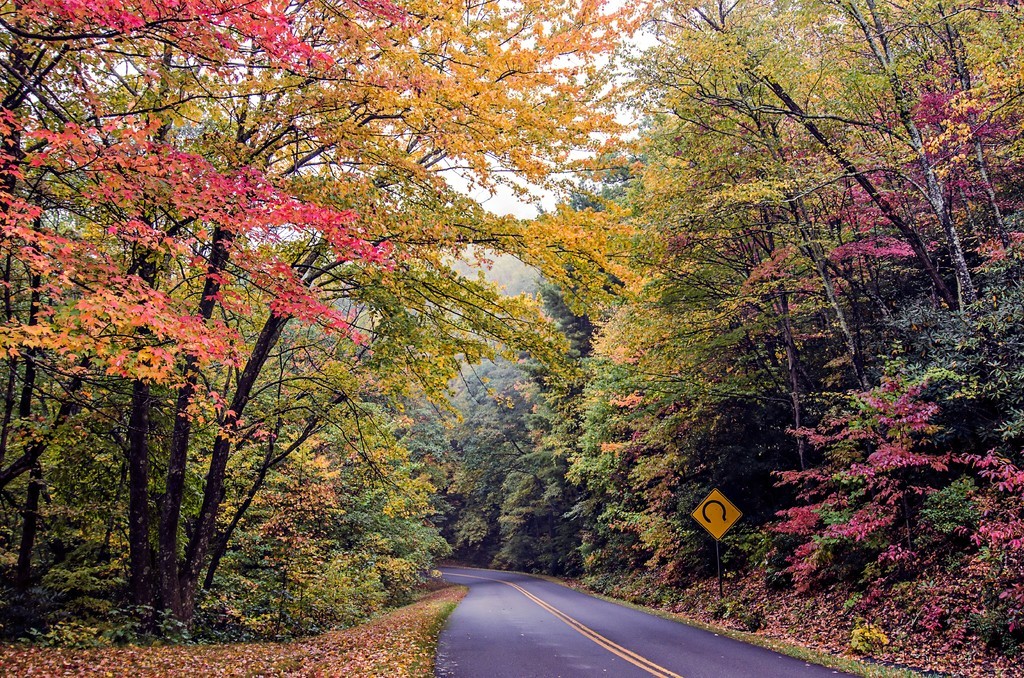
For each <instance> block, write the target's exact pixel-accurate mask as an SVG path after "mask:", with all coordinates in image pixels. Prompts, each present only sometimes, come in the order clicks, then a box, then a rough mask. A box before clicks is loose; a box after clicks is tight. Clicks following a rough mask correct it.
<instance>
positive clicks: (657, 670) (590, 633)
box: [445, 572, 682, 678]
mask: <svg viewBox="0 0 1024 678" xmlns="http://www.w3.org/2000/svg"><path fill="white" fill-rule="evenodd" d="M445 576H446V577H466V578H469V579H483V580H485V581H495V582H498V583H499V584H504V585H505V586H511V587H512V588H514V589H515V590H516V591H519V592H520V593H522V594H523V595H524V596H526V597H527V598H529V599H530V600H532V601H533V602H535V603H537V605H540V606H541V607H542V608H544V609H545V610H547V611H548V612H550V613H551V614H553V615H554V616H555V617H557V618H558V619H560V620H562V621H563V622H565V623H566V624H567V625H568V626H569V627H570V628H572V629H573V630H574V631H576V632H578V633H579V634H580V635H582V636H583V637H585V638H589V639H590V640H592V641H594V642H595V643H597V644H598V645H600V646H601V647H603V648H604V649H606V650H608V651H609V652H611V653H612V654H614V655H615V656H617V657H621V658H622V659H625V660H626V661H627V662H629V663H630V664H633V665H634V666H638V667H640V668H641V669H643V670H644V671H647V673H649V674H651V675H652V676H657V677H658V678H682V676H680V675H679V674H676V673H672V672H671V671H669V670H668V669H666V668H664V667H661V666H658V665H657V664H655V663H654V662H652V661H651V660H649V659H647V658H645V657H641V656H640V655H638V654H637V653H635V652H631V651H629V650H627V649H626V648H624V647H622V646H621V645H619V644H618V643H615V642H613V641H611V640H608V639H607V638H605V637H604V636H602V635H601V634H600V633H598V632H597V631H595V630H593V629H591V628H589V627H587V626H585V625H583V624H582V623H580V622H578V621H576V620H575V619H573V618H572V617H570V616H569V615H567V614H566V613H564V612H562V611H561V610H559V609H558V608H556V607H554V606H552V605H549V604H548V603H546V602H544V601H543V600H541V599H540V598H538V597H537V596H535V595H533V594H532V593H530V592H529V591H527V590H526V589H524V588H523V587H522V586H519V585H518V584H513V583H512V582H510V581H503V580H501V579H493V578H491V577H478V576H476V575H472V574H455V573H454V572H446V573H445Z"/></svg>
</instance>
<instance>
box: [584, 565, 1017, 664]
mask: <svg viewBox="0 0 1024 678" xmlns="http://www.w3.org/2000/svg"><path fill="white" fill-rule="evenodd" d="M568 583H569V584H570V585H571V586H573V587H574V588H579V589H582V590H590V591H594V592H598V593H604V594H607V595H609V596H612V597H615V598H618V599H622V600H628V601H630V602H634V603H637V604H640V605H645V606H650V607H655V608H657V609H659V610H662V611H665V612H670V613H672V614H673V615H676V616H679V617H682V619H683V620H684V621H693V622H697V623H698V624H707V625H710V626H714V627H718V628H721V627H725V628H726V629H729V630H732V631H737V632H742V633H744V634H749V635H751V636H754V638H752V639H753V640H755V642H759V643H760V644H764V645H766V646H768V647H773V648H775V649H782V648H781V646H780V645H778V644H777V643H775V642H773V641H780V642H781V643H785V644H789V645H795V646H798V647H800V648H807V649H809V650H812V651H816V652H819V653H823V654H824V655H829V656H832V657H840V658H846V659H850V660H860V661H863V662H868V663H869V664H871V665H874V666H879V667H881V666H892V667H906V668H908V669H913V670H914V671H915V672H921V673H924V674H926V675H949V676H1006V677H1012V676H1024V657H1021V656H1019V653H1015V656H1005V655H1002V654H1001V653H999V652H998V651H997V649H996V648H993V647H990V645H989V644H988V643H987V642H986V640H987V639H986V638H985V637H984V628H983V626H982V625H983V622H984V620H983V619H977V618H974V616H972V614H971V610H972V609H973V606H972V602H976V601H975V599H976V598H977V597H978V590H979V587H978V586H976V585H975V584H976V582H975V583H973V584H972V582H970V581H969V580H968V579H958V580H954V579H952V578H950V577H948V576H947V577H945V578H943V577H939V576H935V577H932V578H929V579H927V580H926V581H924V582H906V583H904V584H903V585H900V586H897V587H894V588H893V589H892V590H890V591H888V592H887V594H886V595H884V596H883V595H878V596H876V597H875V598H874V599H871V600H868V599H865V598H864V597H862V596H860V595H859V594H856V593H853V594H851V593H850V592H849V591H844V590H842V589H841V588H839V587H835V588H832V589H830V590H826V591H819V592H815V593H814V594H802V595H794V594H792V593H791V592H789V591H787V592H785V593H784V594H780V592H779V591H777V590H773V589H771V588H770V587H769V586H768V585H767V583H766V579H765V577H764V576H763V573H760V576H759V573H756V572H751V573H748V574H747V575H745V576H742V577H735V578H727V579H726V581H725V595H724V597H722V598H719V596H718V584H717V580H715V579H714V578H711V579H702V580H699V581H696V582H695V583H694V584H692V585H691V586H689V587H688V588H686V589H674V588H667V587H663V586H659V585H658V584H657V583H656V582H655V581H654V580H653V577H638V578H634V579H631V580H628V581H626V580H621V579H620V580H619V581H617V582H612V581H611V580H610V579H604V580H599V579H591V578H588V579H587V580H586V581H585V582H581V581H570V582H568ZM943 600H944V601H946V602H947V603H948V605H947V606H952V607H956V608H959V609H958V610H954V611H953V613H952V614H946V615H944V616H943V619H942V621H941V623H939V622H937V621H936V620H937V617H938V615H937V612H936V610H937V609H939V607H940V603H941V601H943ZM936 624H938V625H937V626H936ZM844 668H847V669H849V668H850V667H845V666H844Z"/></svg>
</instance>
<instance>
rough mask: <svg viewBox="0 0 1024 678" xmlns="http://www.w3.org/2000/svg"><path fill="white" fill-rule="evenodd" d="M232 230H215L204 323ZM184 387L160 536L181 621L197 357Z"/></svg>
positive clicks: (161, 558)
mask: <svg viewBox="0 0 1024 678" xmlns="http://www.w3.org/2000/svg"><path fill="white" fill-rule="evenodd" d="M233 237H234V236H233V234H232V233H231V232H230V231H224V230H222V229H219V228H218V229H215V230H214V232H213V237H212V242H211V254H210V264H209V267H208V268H207V275H206V282H205V283H204V285H203V295H202V298H201V299H200V301H199V309H198V315H199V317H201V318H202V319H203V321H204V322H205V321H208V320H209V319H210V318H211V317H212V316H213V310H214V308H215V306H216V303H217V294H218V292H219V291H220V282H219V281H220V274H221V273H222V272H223V271H224V268H225V266H227V263H228V259H229V257H230V249H229V248H230V245H231V241H232V239H233ZM183 375H184V378H185V380H184V384H183V385H182V386H181V387H180V388H179V389H178V395H177V398H176V400H175V404H174V426H173V428H172V431H171V449H170V454H169V457H168V460H167V478H166V482H165V486H164V487H165V489H164V497H163V503H162V504H161V507H160V536H159V549H158V556H157V559H158V567H159V569H160V594H161V598H162V601H163V606H164V608H165V609H167V610H170V611H171V612H172V613H173V614H174V616H175V617H176V618H178V619H180V620H183V621H184V620H185V619H186V617H190V616H191V614H188V615H186V614H185V609H184V608H183V603H182V600H181V581H180V576H179V570H178V529H179V526H180V523H181V505H182V501H183V500H184V496H185V471H186V469H187V467H188V446H189V440H190V438H191V435H192V419H191V417H190V416H189V414H188V408H189V405H190V404H191V402H192V398H193V397H194V395H195V392H196V385H197V384H198V380H199V371H198V361H197V360H196V358H195V357H194V356H188V357H187V358H186V359H185V365H184V368H183Z"/></svg>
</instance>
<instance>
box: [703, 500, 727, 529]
mask: <svg viewBox="0 0 1024 678" xmlns="http://www.w3.org/2000/svg"><path fill="white" fill-rule="evenodd" d="M712 504H718V505H719V506H721V507H722V521H723V522H724V521H725V514H726V510H725V504H723V503H722V502H720V501H718V500H717V499H712V500H711V501H708V502H704V506H702V507H701V509H700V514H701V516H703V518H704V522H706V523H709V524H710V523H711V518H708V507H709V506H711V505H712Z"/></svg>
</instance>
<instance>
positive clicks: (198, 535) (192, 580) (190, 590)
mask: <svg viewBox="0 0 1024 678" xmlns="http://www.w3.org/2000/svg"><path fill="white" fill-rule="evenodd" d="M289 320H290V318H288V317H284V316H277V315H271V316H270V317H269V318H268V319H267V321H266V323H264V325H263V329H262V330H261V332H260V335H259V337H258V338H257V339H256V343H255V345H254V346H253V349H252V354H251V355H250V356H249V360H248V362H247V363H246V365H245V368H244V369H243V370H242V373H241V374H240V375H239V377H238V385H237V388H236V389H235V394H234V397H233V398H232V399H231V404H230V405H229V407H228V410H227V415H226V416H225V418H224V423H223V424H222V431H221V433H220V434H219V435H218V436H217V438H216V440H215V441H214V443H213V450H212V453H211V455H210V467H209V470H208V471H207V473H206V485H205V488H204V490H203V503H202V507H201V508H200V510H199V516H198V518H197V520H196V525H195V529H194V530H193V533H192V538H191V539H190V540H189V544H188V548H187V549H186V552H185V561H184V563H182V567H181V569H180V574H179V575H178V579H179V583H178V589H179V603H180V607H179V608H178V609H176V610H175V611H174V612H175V616H176V617H177V618H178V619H180V620H181V621H182V622H185V623H186V624H187V623H190V622H191V619H192V614H193V610H194V606H195V596H196V593H197V589H198V585H199V579H200V576H201V574H202V569H203V565H204V564H205V562H206V555H207V552H208V550H209V547H210V542H211V540H212V539H213V535H214V531H215V528H216V525H217V514H218V513H219V511H220V505H221V502H222V501H223V499H224V474H225V471H226V469H227V463H228V455H229V454H230V452H231V444H232V439H233V438H234V436H235V435H237V433H238V424H239V421H240V420H241V418H242V414H243V413H244V412H245V408H246V406H247V405H248V403H249V397H250V395H251V394H252V389H253V387H254V386H255V385H256V379H257V378H258V377H259V375H260V372H262V371H263V366H264V365H265V364H266V362H267V358H269V357H270V351H271V350H273V348H274V346H275V345H276V344H277V341H278V339H279V338H280V337H281V332H282V330H284V327H285V325H287V324H288V321H289Z"/></svg>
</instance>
